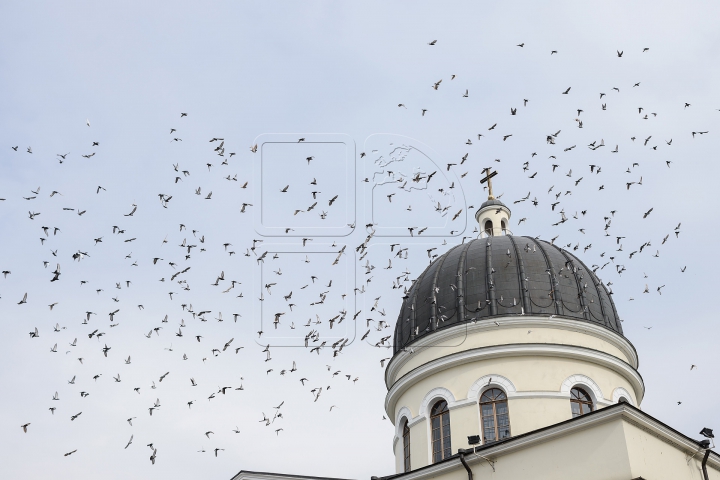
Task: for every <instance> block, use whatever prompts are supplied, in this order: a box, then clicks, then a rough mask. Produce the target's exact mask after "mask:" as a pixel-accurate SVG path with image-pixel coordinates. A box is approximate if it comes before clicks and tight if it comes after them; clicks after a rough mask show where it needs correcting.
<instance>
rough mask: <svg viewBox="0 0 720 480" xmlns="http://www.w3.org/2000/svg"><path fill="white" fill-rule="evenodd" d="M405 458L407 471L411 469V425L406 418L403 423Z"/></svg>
mask: <svg viewBox="0 0 720 480" xmlns="http://www.w3.org/2000/svg"><path fill="white" fill-rule="evenodd" d="M403 458H404V459H405V471H406V472H409V471H410V427H409V426H408V421H407V419H405V422H404V423H403Z"/></svg>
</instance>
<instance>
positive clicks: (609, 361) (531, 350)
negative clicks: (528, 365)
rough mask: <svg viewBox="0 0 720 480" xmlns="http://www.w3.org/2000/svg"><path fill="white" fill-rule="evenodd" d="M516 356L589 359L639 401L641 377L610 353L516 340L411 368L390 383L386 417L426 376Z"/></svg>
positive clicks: (475, 349) (386, 402)
mask: <svg viewBox="0 0 720 480" xmlns="http://www.w3.org/2000/svg"><path fill="white" fill-rule="evenodd" d="M520 356H538V357H564V358H570V359H574V360H582V361H587V362H592V363H595V364H597V365H601V366H603V367H605V368H609V369H611V370H613V371H615V372H616V373H618V374H620V375H622V376H623V377H624V378H625V379H626V380H627V381H628V382H629V383H630V384H631V385H632V386H633V389H634V390H635V393H636V399H637V402H638V403H640V402H642V398H643V395H644V393H645V385H644V383H643V379H642V377H641V376H640V374H639V373H638V372H637V370H635V369H634V368H633V367H632V366H630V365H628V364H627V363H625V362H623V361H622V360H620V359H619V358H617V357H615V356H614V355H610V354H608V353H605V352H600V351H598V350H593V349H590V348H585V347H576V346H572V345H557V344H547V343H520V344H510V345H497V346H492V347H480V348H473V349H470V350H465V351H462V352H458V353H454V354H451V355H447V356H445V357H440V358H437V359H435V360H432V361H430V362H427V363H425V364H424V365H421V366H419V367H417V368H415V369H413V370H411V371H410V372H408V373H407V374H405V375H403V376H402V377H401V378H400V379H399V380H398V381H397V382H395V383H394V384H393V386H392V387H391V388H390V390H389V391H388V393H387V395H386V397H385V411H386V412H387V415H388V418H395V414H394V410H395V404H396V403H397V400H398V399H399V398H400V396H401V395H402V394H403V393H404V392H405V391H407V390H408V389H409V388H410V387H411V386H412V385H414V384H415V383H417V382H418V381H420V380H422V379H424V378H427V377H429V376H430V375H433V374H435V373H438V372H441V371H443V370H447V369H449V368H452V367H454V366H457V365H463V364H466V363H470V362H476V361H481V360H488V359H492V358H503V357H520ZM601 398H602V397H601ZM598 400H599V399H598Z"/></svg>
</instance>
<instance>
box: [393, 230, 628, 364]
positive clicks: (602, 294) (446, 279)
mask: <svg viewBox="0 0 720 480" xmlns="http://www.w3.org/2000/svg"><path fill="white" fill-rule="evenodd" d="M523 314H524V315H556V316H559V317H564V318H573V319H576V320H578V321H584V322H592V323H595V324H597V325H601V326H604V327H606V328H608V329H610V330H612V331H614V332H616V333H619V334H620V335H622V326H621V325H620V320H619V318H618V315H617V311H616V310H615V304H614V303H613V301H612V299H611V298H610V295H609V293H608V290H607V289H606V288H605V285H603V284H602V283H601V282H600V280H598V278H597V277H596V276H595V274H594V273H593V272H592V271H591V270H589V269H588V268H587V267H586V266H585V264H583V263H582V262H581V261H580V260H578V259H577V257H575V256H574V255H572V254H571V253H569V252H567V251H565V250H562V249H560V248H558V247H556V246H554V245H552V244H550V243H548V242H545V241H543V240H536V239H534V238H532V237H517V236H512V235H503V236H494V237H487V238H481V239H477V240H472V241H470V242H468V243H465V244H462V245H458V246H456V247H454V248H452V249H451V250H450V251H449V252H447V253H446V254H444V255H441V256H440V257H438V258H437V259H435V261H434V262H433V263H432V264H431V265H430V266H429V267H428V268H426V269H425V271H424V272H423V273H422V274H421V275H420V276H419V277H418V279H417V280H416V281H415V283H414V284H413V286H412V288H411V289H410V291H409V292H408V295H407V296H406V297H405V299H404V301H403V306H402V308H401V309H400V315H399V316H398V321H397V324H396V326H395V342H394V343H395V347H394V351H395V352H397V351H399V350H401V349H403V348H404V347H405V346H406V345H409V344H411V343H412V342H414V341H415V340H416V339H418V338H420V337H422V336H424V335H429V334H431V333H432V332H434V331H435V330H439V329H442V328H446V327H450V326H452V325H455V324H457V323H461V322H471V321H483V320H484V321H492V320H495V319H496V317H499V316H503V315H505V316H511V315H512V316H517V315H523Z"/></svg>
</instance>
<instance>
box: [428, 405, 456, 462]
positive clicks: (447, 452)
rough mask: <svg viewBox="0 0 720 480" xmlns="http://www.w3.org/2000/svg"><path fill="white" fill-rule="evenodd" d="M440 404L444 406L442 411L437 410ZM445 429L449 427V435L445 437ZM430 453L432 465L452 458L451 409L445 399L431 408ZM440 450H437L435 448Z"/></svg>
mask: <svg viewBox="0 0 720 480" xmlns="http://www.w3.org/2000/svg"><path fill="white" fill-rule="evenodd" d="M440 404H444V405H443V407H442V409H440V411H437V412H436V410H437V409H438V408H439V405H440ZM435 420H437V421H438V427H437V428H435V425H434V424H435ZM445 427H447V435H445ZM430 439H431V440H430V452H431V459H432V463H437V462H440V461H442V460H444V459H446V458H448V457H450V456H452V445H451V430H450V409H449V407H448V402H447V400H445V399H444V398H441V399H439V400H437V401H436V402H435V403H433V406H432V407H431V408H430ZM436 445H438V446H439V448H438V449H436V448H435V446H436Z"/></svg>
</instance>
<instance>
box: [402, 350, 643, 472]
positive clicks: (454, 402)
mask: <svg viewBox="0 0 720 480" xmlns="http://www.w3.org/2000/svg"><path fill="white" fill-rule="evenodd" d="M493 377H495V378H494V380H493ZM488 383H490V384H491V385H492V386H497V387H498V388H502V389H503V390H504V391H505V392H506V394H507V396H508V409H509V415H510V429H511V432H512V435H513V436H517V435H520V434H523V433H526V432H529V431H533V430H536V429H539V428H542V427H546V426H548V425H553V424H556V423H560V422H563V421H565V420H568V419H570V418H572V413H571V410H570V389H571V388H572V387H574V386H580V387H582V388H584V389H585V390H587V391H588V393H589V394H590V395H591V397H593V400H594V401H595V402H596V405H595V408H602V407H605V406H608V405H611V404H612V403H614V402H613V393H614V392H615V391H624V392H625V393H626V394H627V396H628V399H629V400H630V402H631V403H634V402H635V401H636V400H635V395H634V394H633V393H632V392H633V387H632V385H631V384H630V382H628V381H627V379H626V378H625V377H624V376H622V375H620V374H618V373H617V372H615V371H614V370H611V369H610V368H606V367H603V366H601V365H597V364H594V363H591V362H583V361H579V360H577V359H568V358H561V357H551V356H539V357H538V356H520V357H508V358H491V359H488V360H481V361H475V362H472V363H465V364H459V365H454V366H452V367H450V368H448V369H446V370H442V371H438V372H436V373H433V374H431V375H429V376H428V377H426V378H422V379H420V380H418V381H416V382H415V383H413V384H411V385H410V386H409V387H408V388H407V390H406V391H405V392H404V393H402V394H401V395H400V396H399V398H398V400H397V404H396V409H397V410H396V412H395V415H392V417H391V418H393V419H394V420H395V421H396V422H397V420H398V419H399V418H400V417H401V411H402V412H403V415H408V416H411V421H410V422H409V424H410V432H411V452H412V454H411V455H412V468H413V469H415V468H419V467H421V466H425V465H428V462H429V461H430V458H431V445H430V440H429V439H430V437H431V432H430V422H429V421H426V420H427V418H429V414H430V409H431V408H432V405H433V404H434V402H435V401H437V400H439V399H444V400H446V401H447V402H448V406H449V409H450V425H451V442H452V449H453V452H455V451H457V449H458V448H467V447H468V444H467V436H468V435H478V434H480V433H481V424H480V423H481V416H480V411H479V405H478V398H479V396H480V395H481V392H482V391H483V390H484V388H486V387H487V384H488ZM438 385H442V387H438ZM618 389H620V390H618ZM398 428H399V427H398ZM396 435H397V436H396V438H397V439H398V440H397V443H396V448H395V451H396V455H399V457H396V459H397V465H398V468H402V448H401V447H398V445H401V443H402V440H401V438H400V437H401V434H397V431H396ZM398 471H401V470H398Z"/></svg>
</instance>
